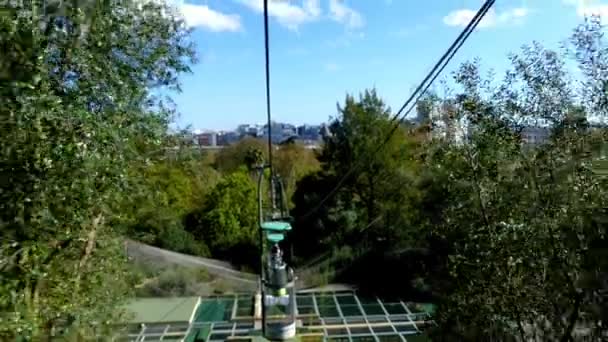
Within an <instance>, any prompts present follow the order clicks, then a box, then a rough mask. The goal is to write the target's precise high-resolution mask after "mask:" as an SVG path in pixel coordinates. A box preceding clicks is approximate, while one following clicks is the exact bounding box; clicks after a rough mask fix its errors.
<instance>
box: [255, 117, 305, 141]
mask: <svg viewBox="0 0 608 342" xmlns="http://www.w3.org/2000/svg"><path fill="white" fill-rule="evenodd" d="M268 131H269V129H268V124H266V125H264V127H263V135H262V136H263V137H264V138H265V139H268ZM270 134H271V138H270V140H271V141H272V143H273V144H280V143H282V142H283V141H285V140H287V139H289V138H292V137H297V135H298V132H297V129H296V127H295V126H294V125H291V124H285V123H279V122H273V123H271V126H270Z"/></svg>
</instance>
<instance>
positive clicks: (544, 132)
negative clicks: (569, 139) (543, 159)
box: [521, 126, 551, 145]
mask: <svg viewBox="0 0 608 342" xmlns="http://www.w3.org/2000/svg"><path fill="white" fill-rule="evenodd" d="M550 136H551V128H550V127H539V126H527V127H524V129H523V130H522V131H521V140H522V142H523V143H524V144H526V145H540V144H544V143H546V142H547V141H548V140H549V137H550Z"/></svg>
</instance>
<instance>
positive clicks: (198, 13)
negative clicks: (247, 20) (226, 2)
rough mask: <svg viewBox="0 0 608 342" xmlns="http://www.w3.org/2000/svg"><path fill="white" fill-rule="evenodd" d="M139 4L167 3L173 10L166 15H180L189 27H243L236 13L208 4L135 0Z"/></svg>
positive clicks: (223, 29) (217, 29)
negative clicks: (222, 11)
mask: <svg viewBox="0 0 608 342" xmlns="http://www.w3.org/2000/svg"><path fill="white" fill-rule="evenodd" d="M135 2H136V3H138V5H139V6H141V5H143V4H145V3H147V2H153V3H157V4H166V5H168V6H169V7H170V8H171V9H172V10H171V11H170V12H169V13H167V12H165V13H164V15H170V16H174V15H176V14H177V15H178V16H180V17H181V18H183V19H184V21H185V24H186V25H187V26H189V27H201V28H204V29H207V30H209V31H213V32H222V31H229V32H235V31H240V30H241V29H242V26H241V18H240V16H238V15H236V14H224V13H221V12H218V11H215V10H213V9H211V8H209V6H206V5H195V4H187V3H185V2H184V0H135Z"/></svg>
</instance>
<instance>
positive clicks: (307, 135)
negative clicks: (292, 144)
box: [297, 125, 321, 141]
mask: <svg viewBox="0 0 608 342" xmlns="http://www.w3.org/2000/svg"><path fill="white" fill-rule="evenodd" d="M297 133H298V139H299V140H311V141H317V140H321V126H318V125H302V126H299V127H298V128H297Z"/></svg>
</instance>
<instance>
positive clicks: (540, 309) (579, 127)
mask: <svg viewBox="0 0 608 342" xmlns="http://www.w3.org/2000/svg"><path fill="white" fill-rule="evenodd" d="M600 32H601V25H600V24H599V21H598V20H597V19H593V20H589V21H587V22H586V23H585V24H583V25H581V26H580V27H579V28H577V30H576V31H575V34H574V36H573V39H572V40H571V45H570V47H569V48H571V49H573V50H574V51H575V52H576V53H573V54H571V55H572V56H575V58H576V60H577V61H578V63H579V67H580V69H581V71H582V72H583V74H584V75H585V76H586V77H588V79H587V80H586V81H584V82H583V83H582V89H576V88H574V87H573V84H572V83H571V82H570V81H569V79H568V76H567V73H566V71H565V70H566V69H565V64H566V63H565V55H560V54H558V53H556V52H553V51H550V50H546V49H545V48H543V47H542V46H541V45H540V44H536V43H535V44H533V45H532V46H531V47H524V48H523V49H522V53H521V54H513V55H512V56H511V61H512V64H513V69H512V70H509V71H508V72H507V74H506V78H505V80H504V82H503V83H502V84H500V85H499V86H498V87H496V88H491V87H486V86H485V85H487V84H489V82H487V81H484V80H483V79H482V78H480V77H478V75H479V74H480V73H479V70H478V69H477V68H478V65H477V64H476V63H466V64H464V65H463V67H462V68H461V69H459V70H458V71H457V72H456V73H455V80H456V83H457V84H459V85H461V86H462V90H461V92H460V94H457V95H456V96H455V98H453V99H450V103H452V104H455V110H457V111H459V112H460V113H458V115H461V116H462V117H465V118H469V119H470V120H471V123H472V124H471V126H470V129H471V136H470V140H469V143H468V144H454V143H450V142H442V143H439V144H436V145H434V146H433V147H432V149H431V151H430V153H429V156H428V158H427V164H426V171H425V173H427V174H431V175H433V176H434V177H436V182H441V184H439V185H436V186H434V187H429V188H427V190H429V191H435V192H437V193H438V194H440V196H437V195H435V196H431V195H428V197H429V198H439V197H441V198H443V199H442V200H441V201H440V204H441V205H440V206H439V207H438V208H437V207H436V209H439V212H434V213H427V215H429V220H428V222H429V224H428V225H426V226H425V227H428V228H430V231H431V235H432V236H433V237H434V238H435V239H436V241H441V242H442V244H443V246H444V248H443V249H441V250H437V251H434V253H437V254H440V255H441V256H443V257H444V258H445V259H444V262H445V267H443V268H442V270H443V271H444V272H441V273H439V272H436V273H435V274H433V277H434V279H435V281H436V283H440V284H441V294H442V297H441V301H440V305H439V310H438V314H437V317H436V318H437V320H438V323H439V329H438V330H439V331H438V332H437V336H436V339H438V340H459V341H463V340H470V341H478V340H488V339H491V338H494V339H500V340H510V339H511V340H512V339H518V340H528V339H541V340H560V341H570V340H573V339H576V338H578V337H575V335H576V334H575V330H577V329H579V328H583V332H585V333H586V334H587V338H591V339H594V340H595V339H600V337H601V336H602V334H604V333H605V328H603V327H602V324H600V322H602V321H603V320H604V319H605V317H606V310H605V309H603V308H604V307H605V304H606V299H605V297H604V296H602V295H601V293H602V291H605V290H604V289H605V279H606V275H607V273H606V263H605V261H603V260H604V259H603V256H604V253H603V252H602V251H600V250H599V249H598V246H600V245H603V244H605V243H606V222H607V219H608V216H607V212H606V210H605V208H606V205H607V202H606V201H607V198H608V197H607V196H606V192H607V191H608V187H607V185H608V184H607V183H606V181H605V179H601V178H600V177H596V176H595V175H594V173H593V170H592V165H593V161H594V160H597V158H598V156H599V154H600V149H601V146H602V140H603V139H605V136H606V135H605V133H603V134H591V133H590V132H589V130H588V128H587V124H586V122H585V121H586V120H585V118H586V117H593V116H595V117H596V118H597V117H598V116H599V117H602V116H603V117H605V114H604V113H605V108H604V107H602V106H601V104H602V103H603V102H601V101H598V100H597V99H598V98H601V97H602V96H605V95H604V94H603V93H598V92H597V89H598V88H597V83H598V80H597V79H596V77H597V73H598V72H600V71H601V70H605V65H604V64H605V61H606V59H605V56H604V54H605V51H606V50H605V49H602V48H600V47H601V46H603V44H604V42H603V40H602V39H601V34H600ZM594 89H595V90H594ZM577 92H578V93H580V94H583V95H582V96H581V97H579V98H577V97H575V96H573V94H575V93H577ZM542 121H545V122H548V123H549V124H550V125H551V126H550V127H552V128H553V135H552V136H551V138H550V139H549V140H548V141H547V142H546V143H545V144H542V145H540V146H537V147H533V148H522V146H521V140H520V136H519V128H521V127H522V124H535V123H538V122H542ZM604 141H605V140H604ZM602 330H604V331H602ZM578 332H579V333H580V332H581V331H580V330H579V331H578Z"/></svg>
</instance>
